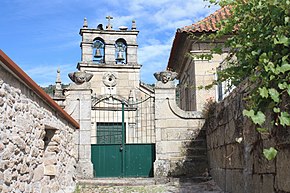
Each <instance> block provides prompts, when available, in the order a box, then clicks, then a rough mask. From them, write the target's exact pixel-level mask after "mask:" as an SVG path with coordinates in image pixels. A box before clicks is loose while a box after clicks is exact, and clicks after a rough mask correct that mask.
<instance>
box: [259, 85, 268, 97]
mask: <svg viewBox="0 0 290 193" xmlns="http://www.w3.org/2000/svg"><path fill="white" fill-rule="evenodd" d="M259 92H260V95H261V97H263V98H268V96H269V94H268V89H267V88H266V87H263V88H259Z"/></svg>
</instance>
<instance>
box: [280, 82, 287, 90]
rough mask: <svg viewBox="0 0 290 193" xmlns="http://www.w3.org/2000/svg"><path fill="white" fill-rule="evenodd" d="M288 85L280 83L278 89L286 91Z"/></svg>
mask: <svg viewBox="0 0 290 193" xmlns="http://www.w3.org/2000/svg"><path fill="white" fill-rule="evenodd" d="M287 86H288V84H287V82H283V83H279V84H278V87H279V88H280V89H281V90H284V89H285V88H287Z"/></svg>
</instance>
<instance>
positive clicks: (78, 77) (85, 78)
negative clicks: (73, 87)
mask: <svg viewBox="0 0 290 193" xmlns="http://www.w3.org/2000/svg"><path fill="white" fill-rule="evenodd" d="M68 76H69V78H70V79H71V80H72V81H73V82H74V83H76V84H83V83H84V82H89V81H90V80H91V78H92V77H93V74H91V73H86V72H82V71H79V72H72V73H69V74H68Z"/></svg>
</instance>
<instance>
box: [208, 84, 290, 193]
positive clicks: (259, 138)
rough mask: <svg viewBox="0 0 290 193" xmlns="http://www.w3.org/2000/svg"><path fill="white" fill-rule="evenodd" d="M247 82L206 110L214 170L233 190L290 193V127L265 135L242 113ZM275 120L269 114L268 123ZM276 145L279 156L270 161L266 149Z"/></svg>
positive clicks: (223, 185)
mask: <svg viewBox="0 0 290 193" xmlns="http://www.w3.org/2000/svg"><path fill="white" fill-rule="evenodd" d="M248 89H249V88H248V87H247V86H246V85H243V86H241V87H238V88H236V89H235V90H234V91H233V92H232V93H231V94H230V96H228V97H227V98H225V99H224V100H223V101H222V102H221V103H218V104H214V105H212V108H211V109H210V110H209V111H208V112H206V113H207V119H206V122H205V125H204V129H206V133H207V148H208V159H209V165H210V173H211V175H212V177H213V179H214V180H215V181H216V182H217V184H218V185H219V186H220V187H221V188H222V189H223V190H225V191H227V192H231V193H245V192H246V193H273V192H279V193H285V192H290V183H289V182H290V166H289V160H290V151H289V145H290V131H289V129H290V128H272V129H271V135H267V134H264V135H261V134H259V133H258V132H256V130H255V125H253V124H252V122H251V121H250V120H249V119H248V118H246V117H244V116H243V115H242V111H243V109H244V105H245V103H244V101H243V99H244V97H246V96H247V90H248ZM271 120H272V117H271V115H268V116H267V122H270V121H271ZM271 146H274V147H275V148H277V149H278V150H279V153H278V155H277V157H276V158H275V159H274V160H272V161H268V160H266V159H265V158H264V156H263V153H262V152H263V149H264V148H269V147H271Z"/></svg>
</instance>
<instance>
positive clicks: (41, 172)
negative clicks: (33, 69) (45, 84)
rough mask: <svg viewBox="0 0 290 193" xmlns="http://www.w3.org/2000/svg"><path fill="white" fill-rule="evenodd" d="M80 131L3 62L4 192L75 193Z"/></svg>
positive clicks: (0, 183) (0, 181) (0, 165)
mask: <svg viewBox="0 0 290 193" xmlns="http://www.w3.org/2000/svg"><path fill="white" fill-rule="evenodd" d="M74 133H75V129H74V128H73V127H71V126H70V125H69V124H68V123H67V122H66V121H65V120H63V119H62V118H60V117H59V116H58V115H57V112H54V111H53V110H52V109H51V108H50V107H49V106H47V105H46V103H45V101H43V100H42V99H41V98H40V97H38V96H37V95H35V93H34V92H33V91H32V90H30V88H28V87H27V86H26V85H25V84H24V83H22V82H20V81H19V80H18V79H16V78H15V76H13V75H12V74H11V73H9V72H8V71H6V70H5V69H4V68H2V67H1V66H0V192H3V193H6V192H7V193H8V192H27V193H28V192H37V193H39V192H43V193H45V192H47V193H49V192H72V191H73V188H74V186H75V178H74V175H75V174H74V173H75V165H76V157H77V149H76V148H75V145H74V143H75V141H74Z"/></svg>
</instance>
